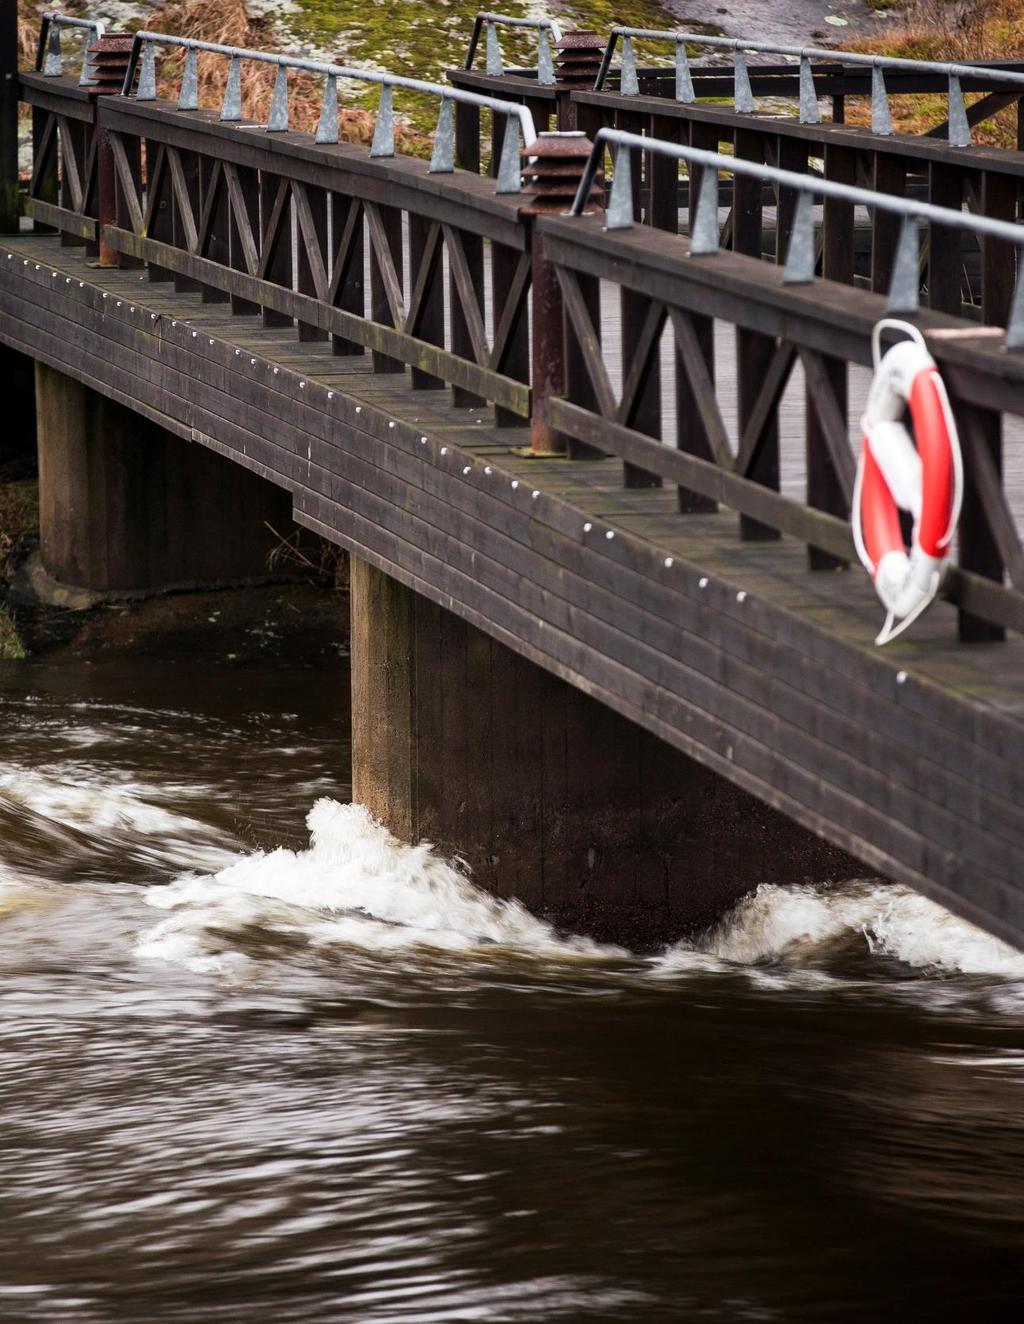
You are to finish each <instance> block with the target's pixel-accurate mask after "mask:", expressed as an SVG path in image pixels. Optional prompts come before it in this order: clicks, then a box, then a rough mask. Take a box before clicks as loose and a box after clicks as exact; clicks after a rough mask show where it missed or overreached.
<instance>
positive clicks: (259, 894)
mask: <svg viewBox="0 0 1024 1324" xmlns="http://www.w3.org/2000/svg"><path fill="white" fill-rule="evenodd" d="M306 824H307V826H308V828H309V831H310V845H309V848H308V849H307V850H301V851H292V850H286V849H279V850H275V851H270V852H258V853H256V854H253V855H248V856H245V857H244V858H242V859H239V860H237V861H236V862H235V863H233V864H232V865H230V866H229V867H228V868H225V869H222V870H220V871H219V872H217V873H214V874H207V875H203V876H197V875H189V876H186V877H182V878H178V879H176V880H175V881H174V882H172V883H169V884H168V885H167V886H165V887H156V888H151V889H150V890H149V891H148V892H147V894H146V901H147V903H148V904H149V905H151V906H155V907H158V908H160V909H163V910H168V911H170V912H171V913H170V916H169V917H168V919H167V920H165V921H164V922H163V923H161V924H159V925H157V926H156V928H154V929H153V930H151V931H150V932H149V933H148V934H146V935H145V936H144V938H143V940H142V943H141V945H140V948H139V954H140V955H142V956H144V957H148V958H156V959H163V960H173V961H186V962H187V963H190V964H192V965H194V966H197V967H199V968H209V967H210V966H211V965H213V966H223V965H232V964H234V963H236V962H237V961H238V960H239V959H241V958H244V953H241V952H240V951H239V950H238V949H233V948H231V946H230V944H229V939H228V935H230V934H232V933H234V934H238V935H242V934H244V933H245V932H247V931H251V930H252V929H253V928H255V927H259V928H261V929H262V930H264V931H267V930H270V931H276V932H278V933H281V934H287V935H290V936H293V937H294V936H295V935H300V936H302V937H303V938H304V939H305V940H306V941H308V942H309V943H310V944H311V945H314V946H318V947H325V946H330V945H333V944H351V945H354V946H358V947H363V948H366V949H370V950H388V949H396V948H404V947H409V946H411V945H415V944H421V945H425V946H428V947H434V948H441V949H445V950H449V951H452V950H467V949H470V948H478V947H482V946H499V947H503V948H514V949H516V950H519V951H529V952H535V953H541V954H545V955H559V956H577V957H578V956H588V957H600V956H623V955H625V953H624V952H622V951H621V949H618V948H613V947H608V946H602V945H600V944H598V943H595V942H591V941H590V940H589V939H587V938H579V937H569V938H562V937H560V936H559V935H558V934H557V933H556V931H555V930H554V929H553V928H552V926H551V925H550V924H547V923H545V921H544V920H541V919H538V918H537V917H536V916H535V915H532V914H530V912H529V911H528V910H527V909H526V908H525V907H524V906H523V905H521V904H520V903H519V902H518V901H504V900H500V899H498V898H496V897H493V896H491V895H489V894H488V893H486V892H483V891H481V889H480V888H478V887H476V886H474V884H473V883H472V882H471V881H470V879H469V878H467V877H466V875H465V874H464V873H462V872H461V871H460V870H459V869H458V868H457V867H456V866H455V864H453V863H450V862H449V861H447V860H444V859H442V858H441V857H440V856H439V855H438V854H437V853H436V852H435V851H434V850H433V849H432V847H431V846H429V845H428V844H427V843H425V842H424V843H420V844H419V845H417V846H410V845H407V844H406V843H405V842H402V841H400V840H399V839H398V838H397V837H395V836H394V835H393V834H392V833H391V832H389V831H388V829H387V828H386V827H384V826H383V825H382V824H380V823H378V822H376V821H375V820H374V819H373V818H372V817H371V815H370V814H369V813H368V812H367V810H366V809H364V808H363V807H362V806H361V805H353V804H348V805H343V804H339V803H338V802H337V801H335V800H331V799H327V798H323V799H320V800H317V802H316V803H315V805H314V806H313V808H312V809H311V810H310V812H309V814H308V815H307V817H306Z"/></svg>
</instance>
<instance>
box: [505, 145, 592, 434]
mask: <svg viewBox="0 0 1024 1324" xmlns="http://www.w3.org/2000/svg"><path fill="white" fill-rule="evenodd" d="M592 147H593V144H592V143H591V141H590V139H589V138H587V137H586V136H585V135H584V134H582V133H542V134H540V135H539V136H538V137H537V138H535V139H534V141H533V142H532V143H531V144H530V145H529V147H527V149H526V151H525V153H524V155H523V188H524V192H526V193H529V194H532V195H533V196H532V198H531V199H530V201H529V202H528V203H527V205H526V206H525V207H521V208H520V209H519V215H520V216H545V215H546V216H558V215H561V214H564V213H565V212H567V211H568V210H569V208H570V207H571V206H572V202H573V199H574V198H575V197H576V191H577V189H578V188H579V186H580V180H581V179H582V178H583V171H584V169H585V168H586V164H587V161H588V159H589V157H590V152H591V149H592ZM587 210H588V211H603V210H604V176H603V175H602V174H598V175H597V176H596V177H595V179H594V183H593V186H592V187H591V190H590V196H589V198H588V201H587ZM532 242H533V250H532V274H533V296H532V297H533V302H532V315H533V356H532V363H531V381H532V384H533V417H532V420H531V425H530V426H531V430H530V449H531V450H532V451H533V452H534V453H535V454H537V455H554V454H561V453H563V452H564V451H565V449H566V443H565V438H564V437H563V436H562V435H561V434H560V433H558V432H556V431H555V430H554V429H553V428H552V427H551V425H550V423H549V421H548V418H547V409H546V405H547V401H548V400H549V399H550V398H551V397H552V396H555V395H564V394H565V325H564V324H565V314H564V310H563V307H562V291H561V288H560V286H559V284H558V277H557V275H556V274H555V269H554V267H553V266H552V265H551V264H550V262H547V261H545V258H544V243H543V239H542V238H541V235H540V233H539V231H538V229H537V227H536V226H534V227H533V234H532Z"/></svg>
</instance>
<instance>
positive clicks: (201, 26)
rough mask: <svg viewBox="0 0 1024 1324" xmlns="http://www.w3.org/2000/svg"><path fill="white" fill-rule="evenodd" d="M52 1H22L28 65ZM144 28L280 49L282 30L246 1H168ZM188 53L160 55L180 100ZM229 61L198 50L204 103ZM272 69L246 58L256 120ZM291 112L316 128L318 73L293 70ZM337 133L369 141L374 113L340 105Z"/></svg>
mask: <svg viewBox="0 0 1024 1324" xmlns="http://www.w3.org/2000/svg"><path fill="white" fill-rule="evenodd" d="M48 4H49V0H46V2H45V3H43V2H38V3H37V2H36V0H21V3H20V4H19V14H18V38H19V44H20V48H21V65H22V68H31V67H32V64H33V63H34V61H35V56H36V44H37V42H38V39H39V16H40V14H41V13H42V12H43V10H44V9H46V8H47V7H48ZM63 9H64V11H65V12H66V13H76V12H85V10H86V9H87V5H85V4H84V3H82V0H71V2H70V3H66V4H64V6H63ZM146 27H147V28H149V29H150V30H151V31H154V32H167V33H171V34H173V35H174V36H179V37H193V38H195V39H197V40H199V41H210V42H217V43H219V44H220V45H223V46H244V47H251V48H253V49H256V50H270V51H272V50H275V49H276V48H277V45H278V36H277V32H276V30H275V27H274V22H273V19H272V18H270V17H263V16H260V15H251V14H250V13H249V12H248V11H247V8H246V4H245V0H202V3H199V4H197V3H195V0H167V3H166V4H164V5H163V6H162V7H161V8H160V9H157V10H155V11H154V12H153V13H152V14H151V15H148V16H147V18H146ZM183 60H184V57H183V56H182V55H178V54H175V53H173V52H171V51H167V52H162V53H161V54H160V55H158V70H159V78H158V92H159V94H160V96H162V97H166V98H168V100H171V101H176V100H177V98H178V91H179V87H180V80H181V68H182V64H183ZM227 74H228V61H227V60H226V59H225V58H224V57H223V56H216V55H205V54H203V55H200V57H199V104H200V105H201V106H210V107H218V106H219V105H220V103H221V101H222V99H223V96H224V87H225V84H226V82H227ZM273 83H274V70H273V68H272V67H271V66H268V65H261V64H255V63H252V62H249V61H246V62H243V64H242V110H243V114H244V115H246V116H247V117H248V118H250V119H254V120H261V119H266V117H267V113H268V111H269V108H270V97H271V93H272V90H273ZM288 86H289V93H290V95H289V100H288V104H289V111H290V116H291V127H292V128H293V129H296V130H298V131H300V132H304V133H313V132H314V131H315V129H316V125H317V121H318V119H319V118H320V102H321V97H322V92H323V79H321V78H318V77H316V76H314V75H313V74H306V73H301V72H299V71H295V70H293V71H292V72H291V73H290V74H289V76H288ZM338 119H339V124H338V130H339V137H340V138H341V140H342V142H350V143H367V144H368V143H369V142H370V140H371V139H372V137H373V126H374V116H373V114H372V113H371V112H370V111H367V110H363V109H361V108H348V107H342V108H341V109H340V111H339V116H338ZM395 145H396V147H397V149H398V150H399V151H401V152H409V153H412V154H414V155H423V154H424V152H426V151H428V150H429V146H430V139H429V138H427V137H426V136H424V135H423V134H421V133H417V132H416V130H415V129H412V128H410V127H409V126H407V125H404V124H401V123H397V124H396V126H395Z"/></svg>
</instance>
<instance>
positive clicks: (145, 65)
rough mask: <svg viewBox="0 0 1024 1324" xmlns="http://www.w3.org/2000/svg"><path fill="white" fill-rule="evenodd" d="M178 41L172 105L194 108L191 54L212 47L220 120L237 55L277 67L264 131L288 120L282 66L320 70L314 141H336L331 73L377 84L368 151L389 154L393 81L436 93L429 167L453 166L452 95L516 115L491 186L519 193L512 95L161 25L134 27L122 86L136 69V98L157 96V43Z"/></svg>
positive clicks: (237, 101) (444, 170) (233, 102)
mask: <svg viewBox="0 0 1024 1324" xmlns="http://www.w3.org/2000/svg"><path fill="white" fill-rule="evenodd" d="M157 46H178V47H181V48H183V49H184V50H185V52H186V55H185V67H184V70H183V72H182V78H181V90H180V94H179V98H178V109H179V110H197V109H198V108H199V77H198V56H199V52H200V51H204V52H207V53H209V54H212V55H226V56H228V57H229V59H230V60H231V64H230V66H229V68H228V79H227V85H226V87H225V89H224V101H223V104H222V106H221V112H220V118H221V119H222V120H224V121H226V122H229V123H230V122H232V121H235V120H240V119H241V118H242V61H243V60H251V61H254V62H256V63H258V64H272V65H275V66H276V67H277V78H276V80H275V83H274V92H273V97H272V99H271V105H270V114H269V117H268V120H267V123H266V125H265V129H266V132H267V133H284V132H285V131H286V130H287V128H288V70H289V69H298V70H301V71H302V72H304V73H311V74H321V75H323V77H324V80H325V81H324V97H323V102H322V103H321V108H320V120H319V123H318V124H317V129H316V142H318V143H336V142H337V141H338V79H339V78H342V79H349V80H351V81H353V82H360V83H374V84H378V85H379V86H380V89H381V94H380V105H379V107H378V110H377V121H376V124H375V126H374V131H373V142H372V143H371V145H370V155H371V156H376V157H389V156H394V154H395V114H394V107H393V104H392V88H396V87H398V88H404V89H406V90H407V91H410V92H424V93H426V94H427V95H429V96H433V97H437V98H438V99H439V100H440V102H441V109H440V113H439V115H438V121H437V130H436V132H435V134H434V151H433V155H432V157H431V161H430V171H431V172H432V173H434V174H451V172H452V171H453V170H454V169H455V125H454V117H453V115H452V103H453V102H456V101H459V102H462V103H463V104H465V105H471V106H479V107H481V108H482V109H486V110H491V111H495V112H497V113H498V114H500V115H506V116H508V119H509V120H510V121H512V120H514V121H516V123H517V125H518V130H519V131H518V132H516V133H506V134H505V135H504V139H503V142H502V150H501V159H500V162H499V165H498V175H497V190H496V191H497V192H498V193H518V192H519V191H520V187H521V170H520V150H519V148H520V143H519V139H520V135H521V136H522V143H523V146H524V147H528V146H529V145H530V144H531V143H532V142H533V141H534V140H535V139H536V137H537V133H536V130H535V128H534V123H533V116H532V115H531V114H530V111H529V109H528V108H527V107H526V106H521V105H517V104H516V103H515V102H512V101H501V100H499V99H498V98H497V97H489V96H483V95H481V94H479V93H477V92H465V91H463V90H462V89H461V88H455V87H448V86H446V85H445V84H443V83H428V82H424V81H422V80H421V79H419V78H404V77H401V76H400V75H398V74H388V73H380V72H378V71H376V70H373V69H355V68H350V67H349V66H347V65H342V64H325V63H323V62H321V61H319V60H306V59H301V58H299V57H298V56H294V55H278V54H274V53H272V52H270V51H257V50H251V49H249V48H248V47H244V46H222V45H220V44H219V43H218V42H212V41H198V40H196V39H195V38H194V37H174V36H170V35H169V34H168V33H166V32H145V31H143V32H136V33H135V40H134V42H133V44H132V50H131V55H130V57H129V61H128V69H127V72H126V74H125V80H124V88H123V94H124V95H125V96H131V95H132V89H133V87H134V86H135V77H136V73H138V86H137V88H135V92H134V96H135V100H136V101H155V100H156V47H157Z"/></svg>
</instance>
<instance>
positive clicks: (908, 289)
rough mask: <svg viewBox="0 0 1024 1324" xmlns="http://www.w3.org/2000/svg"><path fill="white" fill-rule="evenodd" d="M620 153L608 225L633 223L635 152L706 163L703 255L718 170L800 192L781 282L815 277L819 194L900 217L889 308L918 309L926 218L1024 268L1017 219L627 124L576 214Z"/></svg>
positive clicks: (1015, 324) (695, 229)
mask: <svg viewBox="0 0 1024 1324" xmlns="http://www.w3.org/2000/svg"><path fill="white" fill-rule="evenodd" d="M608 148H615V149H617V150H616V152H615V172H614V176H613V179H612V188H611V196H610V198H609V201H608V210H607V213H606V220H605V225H606V228H607V229H609V230H626V229H629V228H630V227H631V226H632V225H633V224H634V223H635V218H634V214H633V183H632V164H631V158H630V153H631V152H632V151H637V150H639V151H643V152H653V153H655V154H656V155H658V156H667V157H674V158H675V159H676V160H677V161H683V162H685V163H686V164H687V165H688V166H691V167H692V166H698V167H701V176H700V184H699V190H698V194H697V208H696V212H695V215H694V219H693V224H692V226H691V229H690V255H691V256H692V257H702V256H706V255H708V254H713V253H717V252H718V251H719V247H720V231H719V223H718V204H719V197H718V192H719V189H718V185H719V173H720V172H725V173H726V174H731V175H733V176H735V175H746V176H748V177H749V178H752V179H758V180H761V181H762V182H764V183H768V184H772V185H775V186H776V187H777V188H780V187H781V188H790V189H793V190H794V191H795V192H796V195H797V203H796V209H795V213H794V217H793V228H792V233H791V237H790V243H789V250H788V253H787V256H786V263H785V267H784V269H783V276H782V279H783V282H784V283H785V284H787V285H806V284H810V283H812V282H813V281H814V279H815V270H816V265H817V249H816V244H815V233H814V210H813V208H814V201H815V198H816V197H822V198H834V199H836V200H838V201H840V202H847V203H852V204H853V205H854V206H861V207H870V208H877V209H879V210H881V211H885V212H890V213H892V214H893V215H895V216H899V217H901V218H902V226H901V228H900V235H899V241H898V244H897V249H896V260H895V262H894V264H893V269H892V278H891V281H890V285H889V292H888V306H889V311H890V312H900V313H913V312H914V311H916V309H917V308H918V306H919V300H920V237H921V236H920V227H921V223H922V222H928V223H929V224H932V225H942V226H946V227H948V228H949V229H951V230H961V231H965V232H967V233H969V234H973V235H976V236H978V237H979V238H986V237H988V238H993V239H1001V240H1004V241H1006V242H1008V243H1011V244H1013V245H1014V246H1015V248H1016V250H1017V269H1018V271H1024V225H1018V224H1015V223H1014V222H1011V221H1000V220H995V219H993V218H991V217H988V216H976V215H973V214H972V213H970V212H964V211H953V210H951V209H950V208H947V207H936V206H935V205H934V204H933V203H929V202H916V201H913V200H912V199H909V198H901V197H896V196H893V195H892V194H888V193H876V192H873V191H872V190H870V189H864V188H857V187H856V186H854V185H852V184H839V183H836V182H835V181H834V180H830V179H823V178H821V177H820V176H818V175H800V174H796V173H795V172H794V171H792V170H780V169H779V168H778V167H776V166H768V165H760V164H758V163H757V162H755V161H746V160H743V159H742V158H739V157H734V156H722V155H720V154H719V153H718V152H708V151H703V150H701V149H700V148H696V147H688V146H685V145H683V144H681V143H673V142H665V141H663V140H662V139H660V138H647V137H643V136H642V135H640V134H637V133H627V132H625V131H624V130H622V129H600V130H599V131H598V133H597V135H596V138H595V141H594V147H593V150H592V151H591V153H590V158H589V160H588V162H587V166H586V169H585V171H584V174H583V179H582V181H581V182H580V186H579V191H578V192H577V194H576V197H575V199H574V201H573V205H572V208H571V209H570V212H569V215H570V216H581V215H583V214H584V212H585V209H586V199H587V196H588V193H589V190H590V188H591V185H592V184H593V181H594V178H595V177H596V175H597V173H598V171H599V170H600V169H601V166H602V163H603V160H604V155H605V151H606V149H608ZM1006 348H1007V349H1008V350H1022V349H1024V280H1021V279H1018V281H1017V286H1016V290H1015V293H1014V298H1013V304H1012V311H1011V316H1010V321H1009V325H1008V327H1007V332H1006Z"/></svg>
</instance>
